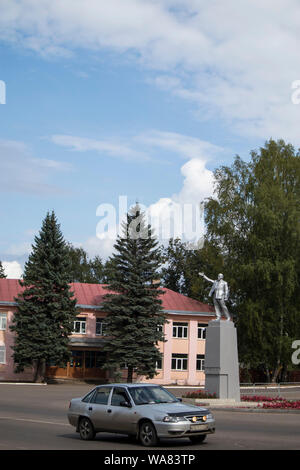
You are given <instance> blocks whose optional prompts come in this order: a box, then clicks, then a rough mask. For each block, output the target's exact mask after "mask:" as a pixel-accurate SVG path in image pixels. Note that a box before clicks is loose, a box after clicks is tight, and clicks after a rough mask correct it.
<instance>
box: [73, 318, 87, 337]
mask: <svg viewBox="0 0 300 470" xmlns="http://www.w3.org/2000/svg"><path fill="white" fill-rule="evenodd" d="M73 333H74V334H77V335H84V334H85V333H86V318H84V317H78V318H77V320H75V321H74V330H73Z"/></svg>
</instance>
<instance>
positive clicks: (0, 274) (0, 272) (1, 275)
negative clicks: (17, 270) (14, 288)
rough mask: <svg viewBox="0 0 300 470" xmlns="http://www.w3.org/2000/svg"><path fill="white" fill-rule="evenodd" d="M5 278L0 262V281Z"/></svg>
mask: <svg viewBox="0 0 300 470" xmlns="http://www.w3.org/2000/svg"><path fill="white" fill-rule="evenodd" d="M5 277H6V274H5V271H4V268H3V265H2V262H1V261H0V279H1V278H5Z"/></svg>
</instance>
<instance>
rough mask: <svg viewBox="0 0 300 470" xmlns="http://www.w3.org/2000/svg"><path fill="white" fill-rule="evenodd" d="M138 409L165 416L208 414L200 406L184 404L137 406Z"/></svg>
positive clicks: (206, 410)
mask: <svg viewBox="0 0 300 470" xmlns="http://www.w3.org/2000/svg"><path fill="white" fill-rule="evenodd" d="M138 408H144V409H145V410H146V409H148V410H150V408H151V410H153V411H155V412H162V413H167V414H176V413H180V414H182V413H187V414H189V413H191V414H198V413H199V414H205V413H209V410H208V409H207V408H202V407H201V406H194V405H188V404H184V403H179V402H176V403H153V404H151V403H149V404H148V405H139V406H138Z"/></svg>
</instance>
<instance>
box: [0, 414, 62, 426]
mask: <svg viewBox="0 0 300 470" xmlns="http://www.w3.org/2000/svg"><path fill="white" fill-rule="evenodd" d="M0 419H7V420H10V421H26V422H28V423H38V424H54V425H58V426H70V424H69V423H59V422H57V421H56V422H54V421H41V420H38V419H28V418H14V417H12V416H0Z"/></svg>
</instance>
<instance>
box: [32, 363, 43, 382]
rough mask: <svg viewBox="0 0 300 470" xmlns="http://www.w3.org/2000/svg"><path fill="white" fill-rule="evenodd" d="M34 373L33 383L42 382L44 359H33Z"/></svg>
mask: <svg viewBox="0 0 300 470" xmlns="http://www.w3.org/2000/svg"><path fill="white" fill-rule="evenodd" d="M34 365H35V374H34V379H33V381H34V382H35V383H43V382H44V381H45V373H46V361H45V359H37V360H35V361H34Z"/></svg>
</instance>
